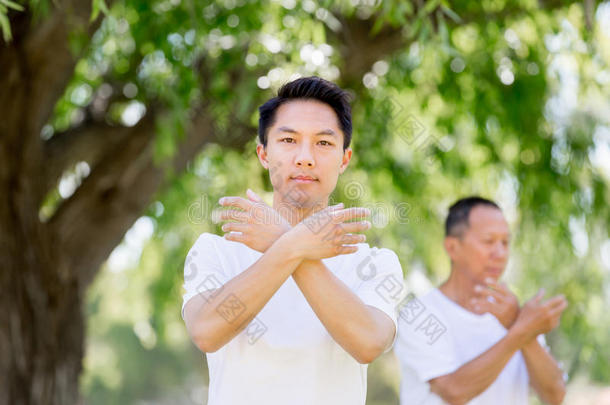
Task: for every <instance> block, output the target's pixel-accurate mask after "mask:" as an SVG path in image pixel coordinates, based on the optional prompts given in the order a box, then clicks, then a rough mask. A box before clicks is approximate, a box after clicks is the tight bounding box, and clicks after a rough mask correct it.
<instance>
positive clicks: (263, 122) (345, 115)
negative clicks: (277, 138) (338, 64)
mask: <svg viewBox="0 0 610 405" xmlns="http://www.w3.org/2000/svg"><path fill="white" fill-rule="evenodd" d="M295 99H309V100H317V101H320V102H322V103H325V104H328V105H329V106H330V107H331V108H332V109H333V110H334V111H335V113H336V114H337V119H338V121H339V127H340V128H341V131H343V150H345V149H347V148H348V147H349V144H350V142H351V140H352V111H351V107H350V104H349V102H350V96H349V94H348V93H347V92H346V91H345V90H343V89H341V88H340V87H339V86H337V85H336V84H334V83H333V82H329V81H328V80H324V79H322V78H320V77H317V76H310V77H302V78H299V79H296V80H293V81H291V82H288V83H286V84H284V85H283V86H282V87H280V89H279V90H278V92H277V96H276V97H273V98H272V99H270V100H269V101H267V102H266V103H265V104H263V105H261V106H260V107H259V108H258V112H259V119H258V140H259V141H260V143H261V144H262V145H264V146H267V130H268V129H269V127H271V126H272V125H273V122H274V120H275V113H276V111H277V109H278V108H279V106H280V105H282V104H284V103H285V102H287V101H291V100H295Z"/></svg>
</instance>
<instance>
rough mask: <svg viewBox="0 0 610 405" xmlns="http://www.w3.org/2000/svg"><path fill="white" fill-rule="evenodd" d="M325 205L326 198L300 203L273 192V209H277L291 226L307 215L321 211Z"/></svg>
mask: <svg viewBox="0 0 610 405" xmlns="http://www.w3.org/2000/svg"><path fill="white" fill-rule="evenodd" d="M326 207H328V198H324V199H322V200H320V201H318V202H310V201H307V202H305V203H302V204H300V203H299V202H296V201H290V200H289V199H284V198H282V196H281V195H280V194H279V193H277V192H276V193H273V209H274V210H276V211H278V212H279V213H280V215H281V216H282V217H283V218H284V219H285V220H286V221H288V222H289V223H290V225H291V226H295V225H296V224H298V223H299V222H301V221H303V220H304V219H305V218H307V217H308V216H310V215H312V214H314V213H316V212H318V211H321V210H323V209H325V208H326Z"/></svg>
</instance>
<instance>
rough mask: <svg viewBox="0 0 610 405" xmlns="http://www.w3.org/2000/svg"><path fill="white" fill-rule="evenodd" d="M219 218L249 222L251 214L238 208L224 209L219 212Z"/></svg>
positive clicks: (221, 219)
mask: <svg viewBox="0 0 610 405" xmlns="http://www.w3.org/2000/svg"><path fill="white" fill-rule="evenodd" d="M218 218H219V219H220V221H231V220H233V221H239V222H248V221H249V220H250V215H249V214H248V213H247V212H244V211H237V210H224V211H220V213H219V214H218Z"/></svg>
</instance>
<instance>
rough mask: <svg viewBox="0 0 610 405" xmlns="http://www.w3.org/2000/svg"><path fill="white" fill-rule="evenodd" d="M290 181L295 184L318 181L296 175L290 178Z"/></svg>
mask: <svg viewBox="0 0 610 405" xmlns="http://www.w3.org/2000/svg"><path fill="white" fill-rule="evenodd" d="M290 180H293V181H296V182H297V183H313V182H314V181H318V180H317V179H316V178H315V177H311V176H305V175H298V176H292V177H290Z"/></svg>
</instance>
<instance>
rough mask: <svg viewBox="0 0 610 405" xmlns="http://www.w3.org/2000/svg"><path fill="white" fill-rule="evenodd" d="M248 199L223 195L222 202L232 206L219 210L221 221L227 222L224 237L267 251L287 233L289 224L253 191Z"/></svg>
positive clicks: (224, 204)
mask: <svg viewBox="0 0 610 405" xmlns="http://www.w3.org/2000/svg"><path fill="white" fill-rule="evenodd" d="M247 195H248V199H245V198H243V197H222V198H221V199H220V201H219V203H220V205H222V206H223V207H231V208H233V209H229V210H224V211H221V212H220V215H219V220H220V221H229V220H231V221H235V222H227V223H226V224H224V225H223V226H222V230H223V231H224V232H228V233H226V234H225V235H224V237H225V238H226V239H228V240H231V241H234V242H241V243H243V244H244V245H246V246H248V247H249V248H251V249H254V250H256V251H259V252H261V253H264V252H265V251H267V249H269V247H270V246H271V245H273V243H274V242H275V241H276V240H277V239H278V238H279V237H280V236H282V235H283V234H284V233H286V232H287V231H288V230H290V228H291V227H290V224H289V223H288V221H286V220H285V219H284V218H283V217H282V216H281V215H280V214H279V213H278V212H277V211H276V210H274V209H273V208H271V207H270V206H268V205H267V204H265V202H264V201H263V200H262V198H260V197H259V196H258V195H256V194H255V193H254V192H253V191H252V190H248V191H247Z"/></svg>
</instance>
